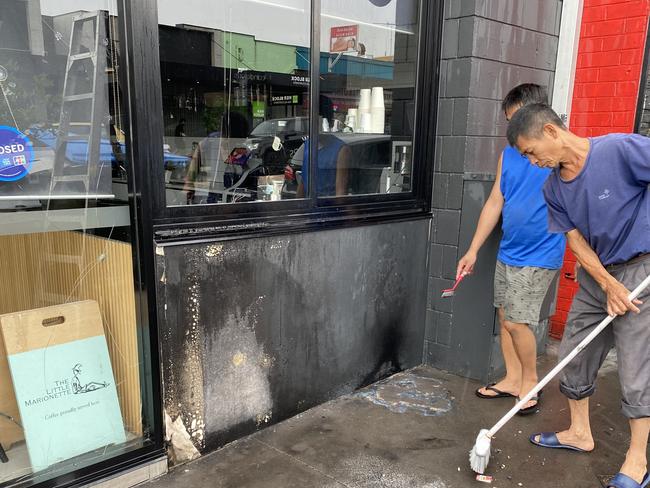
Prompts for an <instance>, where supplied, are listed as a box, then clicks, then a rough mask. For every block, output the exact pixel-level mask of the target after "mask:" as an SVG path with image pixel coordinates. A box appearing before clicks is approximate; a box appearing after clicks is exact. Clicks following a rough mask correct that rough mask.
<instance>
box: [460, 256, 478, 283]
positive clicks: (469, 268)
mask: <svg viewBox="0 0 650 488" xmlns="http://www.w3.org/2000/svg"><path fill="white" fill-rule="evenodd" d="M475 264H476V253H475V252H472V251H467V254H465V255H464V256H463V257H462V258H460V261H458V266H457V267H456V279H458V277H459V276H460V275H461V274H463V273H465V274H471V273H472V272H473V271H474V265H475Z"/></svg>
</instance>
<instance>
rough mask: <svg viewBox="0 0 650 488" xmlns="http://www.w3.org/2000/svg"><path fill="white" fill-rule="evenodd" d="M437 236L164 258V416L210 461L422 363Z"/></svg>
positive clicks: (342, 236)
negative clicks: (226, 447) (219, 451)
mask: <svg viewBox="0 0 650 488" xmlns="http://www.w3.org/2000/svg"><path fill="white" fill-rule="evenodd" d="M429 227H430V219H422V220H419V221H411V222H403V223H391V224H385V225H374V226H363V227H358V228H351V229H344V230H329V231H322V232H312V233H307V234H296V235H289V236H286V237H267V238H259V239H248V240H230V241H223V242H215V243H196V244H184V245H170V246H167V247H158V248H157V249H156V252H157V268H158V296H159V297H160V300H159V303H160V310H159V317H160V318H159V327H160V333H161V344H162V345H161V347H162V357H163V364H162V369H163V389H164V392H163V395H164V403H165V410H166V412H167V413H168V414H169V415H170V416H171V417H172V418H173V419H175V418H176V417H177V416H178V415H181V418H182V419H183V422H184V424H185V426H186V427H187V429H188V432H189V433H190V435H191V436H192V439H193V441H194V444H195V445H196V446H197V448H199V450H201V451H204V450H210V449H214V448H216V447H218V446H221V445H223V444H225V443H226V442H228V441H231V440H233V439H235V438H237V437H240V436H242V435H245V434H248V433H251V432H252V431H254V430H255V429H257V428H261V427H265V426H267V425H269V424H271V423H274V422H277V421H280V420H282V419H285V418H287V417H290V416H293V415H295V414H297V413H299V412H301V411H304V410H306V409H308V408H310V407H312V406H314V405H317V404H319V403H322V402H324V401H327V400H329V399H332V398H335V397H337V396H339V395H341V394H345V393H348V392H351V391H353V390H354V389H356V388H358V387H361V386H364V385H367V384H369V383H371V382H373V381H376V380H378V379H380V378H383V377H385V376H387V375H389V374H390V373H393V372H396V371H399V370H402V369H405V368H408V367H411V366H415V365H417V364H420V363H421V362H422V352H423V344H424V324H425V309H426V293H427V273H426V267H427V262H426V261H427V246H428V238H429Z"/></svg>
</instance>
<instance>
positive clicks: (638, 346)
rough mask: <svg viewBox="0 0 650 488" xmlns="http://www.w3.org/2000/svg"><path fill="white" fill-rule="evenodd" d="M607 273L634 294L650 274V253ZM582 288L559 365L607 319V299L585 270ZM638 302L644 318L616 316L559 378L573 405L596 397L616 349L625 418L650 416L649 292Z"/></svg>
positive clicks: (576, 298)
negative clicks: (606, 363)
mask: <svg viewBox="0 0 650 488" xmlns="http://www.w3.org/2000/svg"><path fill="white" fill-rule="evenodd" d="M607 271H608V272H609V273H610V274H611V275H612V276H613V277H614V278H616V279H617V280H618V281H620V282H621V283H623V285H625V287H626V288H627V289H628V290H630V291H632V290H633V289H634V288H636V287H637V286H638V285H639V283H641V282H642V281H643V280H644V279H645V277H646V276H648V275H649V274H650V254H647V255H645V256H643V257H641V258H637V259H633V260H631V261H628V262H627V263H625V264H620V265H615V266H608V267H607ZM578 281H579V283H580V289H579V290H578V293H577V294H576V296H575V298H574V299H573V304H572V305H571V311H570V312H569V317H568V320H567V325H566V328H565V330H564V336H563V337H562V344H561V345H560V353H559V356H558V357H559V360H562V358H564V357H566V356H567V354H569V352H571V351H572V350H573V349H574V348H575V347H576V346H577V345H578V344H579V343H580V341H582V340H583V339H584V338H585V337H586V336H587V335H588V334H589V333H590V332H591V331H592V330H593V329H594V328H595V327H596V326H597V325H598V324H599V323H600V322H601V321H602V320H603V319H604V318H605V317H607V297H606V295H605V292H603V290H602V289H601V288H600V286H598V283H596V282H595V281H594V279H593V278H592V277H591V276H590V275H589V274H588V273H587V272H586V271H584V270H583V269H582V268H580V269H579V270H578ZM639 299H640V300H641V301H643V302H644V303H643V305H640V306H639V309H640V310H641V313H640V314H635V313H632V312H628V313H627V314H625V315H623V316H621V317H617V318H616V319H615V320H614V321H613V322H612V323H611V324H610V325H608V326H607V328H605V329H604V330H603V331H602V332H601V333H600V334H599V335H598V336H596V338H595V339H594V340H593V341H592V342H591V343H590V344H589V345H588V346H587V347H586V348H585V350H584V351H582V352H581V353H580V354H578V355H577V356H576V357H575V358H574V359H573V361H571V362H570V363H569V364H568V365H567V366H566V367H565V368H564V369H563V370H562V373H561V375H560V390H561V391H562V393H563V394H564V395H565V396H567V397H568V398H570V399H572V400H580V399H582V398H586V397H588V396H590V395H592V394H593V392H594V390H595V382H596V376H597V375H598V370H599V369H600V367H601V366H602V364H603V361H604V360H605V358H606V357H607V353H608V352H609V350H610V349H611V348H612V347H613V346H615V347H616V354H617V357H618V375H619V379H620V382H621V391H622V395H623V401H622V405H623V415H625V416H626V417H628V418H632V419H636V418H646V417H650V348H649V347H648V345H650V287H648V288H646V289H645V290H644V291H643V292H641V295H639Z"/></svg>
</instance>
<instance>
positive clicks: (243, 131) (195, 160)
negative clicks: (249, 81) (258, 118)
mask: <svg viewBox="0 0 650 488" xmlns="http://www.w3.org/2000/svg"><path fill="white" fill-rule="evenodd" d="M249 133H250V124H249V122H248V119H247V118H246V116H245V115H244V114H242V113H240V112H235V111H232V112H231V111H228V112H226V113H225V114H224V115H223V117H222V119H221V131H220V132H213V133H211V134H209V135H208V136H207V137H205V138H203V139H202V140H201V142H199V144H198V146H197V147H196V149H195V150H194V151H193V153H192V160H191V161H190V164H189V167H188V169H187V175H186V176H185V185H184V186H183V191H185V192H186V196H187V204H188V205H190V204H192V203H195V202H194V196H195V191H196V187H197V186H198V185H197V183H199V182H200V181H201V178H202V177H203V176H205V174H206V173H205V170H204V169H203V167H204V166H206V165H207V166H208V167H209V166H210V165H214V169H213V170H214V171H215V172H216V171H217V168H216V166H217V163H218V162H219V161H210V159H214V157H213V158H210V157H209V156H208V155H207V154H206V153H208V151H206V149H205V147H206V143H207V142H208V141H209V139H210V138H212V137H221V138H222V141H225V140H227V139H229V138H240V139H241V138H245V137H247V136H248V134H249ZM221 146H223V149H224V150H225V149H227V147H228V144H221V145H220V147H221ZM228 152H229V151H228ZM221 156H222V155H221V154H219V155H217V158H219V160H221V159H222V158H221ZM213 198H214V197H209V199H213ZM208 203H214V202H208Z"/></svg>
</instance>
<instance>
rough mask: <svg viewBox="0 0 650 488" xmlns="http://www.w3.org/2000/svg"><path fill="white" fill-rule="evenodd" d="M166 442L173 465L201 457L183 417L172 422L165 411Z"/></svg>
mask: <svg viewBox="0 0 650 488" xmlns="http://www.w3.org/2000/svg"><path fill="white" fill-rule="evenodd" d="M165 442H167V451H168V454H169V459H170V461H171V463H172V464H179V463H183V462H187V461H191V460H193V459H196V458H198V457H200V455H201V454H200V453H199V451H198V449H197V448H196V447H194V444H193V443H192V439H191V438H190V434H189V433H188V431H187V429H186V428H185V425H184V424H183V419H182V418H181V416H180V415H179V416H178V417H176V420H174V421H172V418H171V417H170V416H169V414H168V413H167V411H165Z"/></svg>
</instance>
